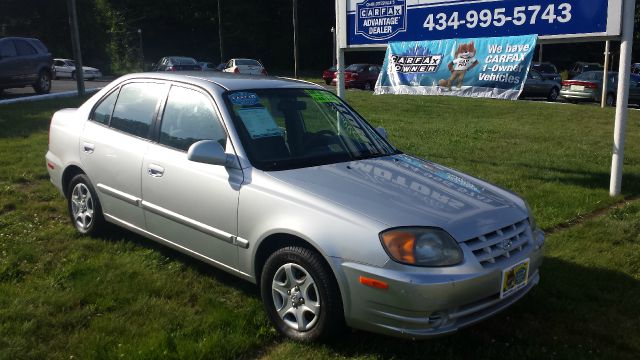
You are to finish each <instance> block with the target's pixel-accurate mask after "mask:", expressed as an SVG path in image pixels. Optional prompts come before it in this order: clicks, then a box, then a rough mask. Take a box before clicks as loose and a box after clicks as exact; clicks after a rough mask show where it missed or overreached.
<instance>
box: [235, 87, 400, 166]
mask: <svg viewBox="0 0 640 360" xmlns="http://www.w3.org/2000/svg"><path fill="white" fill-rule="evenodd" d="M226 102H227V106H228V107H229V108H230V110H231V111H230V112H231V113H232V114H233V121H234V123H235V126H236V129H237V131H238V134H239V135H240V139H241V141H242V145H243V147H244V149H245V151H246V152H247V156H248V157H249V160H250V161H251V163H252V165H253V166H254V167H256V168H258V169H260V170H265V171H277V170H288V169H295V168H303V167H310V166H317V165H325V164H332V163H338V162H345V161H351V160H359V159H367V158H374V157H380V156H387V155H392V154H396V153H398V151H397V150H396V149H395V148H394V147H393V146H391V145H390V144H389V143H388V142H387V141H385V140H384V139H383V138H382V137H381V136H380V135H379V134H378V133H377V132H376V131H375V130H374V129H373V128H372V127H371V126H370V125H369V124H368V123H367V122H366V121H364V120H363V119H362V118H361V117H360V116H359V115H358V114H357V113H356V112H354V111H353V110H352V109H351V108H350V107H349V106H348V105H347V104H345V103H344V102H342V100H340V99H339V98H338V97H336V96H335V95H334V94H333V93H331V92H328V91H325V90H315V89H313V90H311V89H260V90H246V91H234V92H228V93H227V94H226Z"/></svg>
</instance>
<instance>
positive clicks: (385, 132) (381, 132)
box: [376, 127, 389, 140]
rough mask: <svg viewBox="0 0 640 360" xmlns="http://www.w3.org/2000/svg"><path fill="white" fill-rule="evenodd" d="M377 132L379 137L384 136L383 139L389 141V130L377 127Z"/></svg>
mask: <svg viewBox="0 0 640 360" xmlns="http://www.w3.org/2000/svg"><path fill="white" fill-rule="evenodd" d="M376 132H377V133H378V135H380V136H382V138H383V139H385V140H389V135H388V134H387V130H386V129H385V128H383V127H377V128H376Z"/></svg>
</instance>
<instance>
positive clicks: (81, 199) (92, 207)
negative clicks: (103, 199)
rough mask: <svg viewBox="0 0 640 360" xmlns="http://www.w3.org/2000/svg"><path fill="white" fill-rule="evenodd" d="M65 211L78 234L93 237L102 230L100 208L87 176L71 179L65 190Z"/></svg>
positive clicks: (103, 223)
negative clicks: (66, 210)
mask: <svg viewBox="0 0 640 360" xmlns="http://www.w3.org/2000/svg"><path fill="white" fill-rule="evenodd" d="M67 209H68V211H69V217H70V218H71V223H72V224H73V226H74V227H75V228H76V230H77V231H78V232H79V233H80V234H82V235H88V236H95V235H98V234H100V233H101V232H102V230H104V227H105V221H104V216H103V215H102V206H101V205H100V200H99V199H98V195H97V194H96V191H95V190H94V188H93V185H91V181H89V178H88V177H87V175H85V174H78V175H76V176H74V177H73V179H71V182H70V183H69V186H68V188H67Z"/></svg>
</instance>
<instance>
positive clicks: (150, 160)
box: [142, 85, 243, 268]
mask: <svg viewBox="0 0 640 360" xmlns="http://www.w3.org/2000/svg"><path fill="white" fill-rule="evenodd" d="M156 140H157V143H154V144H151V145H150V146H149V147H148V148H147V151H146V153H145V156H144V161H143V165H142V205H143V208H144V212H145V217H146V222H147V228H148V231H149V232H151V233H153V234H155V235H156V236H159V237H161V238H162V239H164V240H165V241H167V242H169V243H171V244H173V245H174V246H178V247H180V248H182V249H188V251H189V252H191V253H195V254H197V255H200V256H201V257H204V258H206V259H207V260H209V261H213V262H215V263H218V264H224V265H225V266H228V267H232V268H235V267H237V263H238V248H237V243H236V238H235V235H236V234H237V224H238V219H237V206H238V195H239V190H240V185H241V184H242V181H243V174H242V170H241V169H240V168H239V166H237V165H236V166H226V167H225V166H219V165H211V164H204V163H198V162H194V161H190V160H188V159H187V151H188V149H189V147H190V146H191V145H192V144H193V143H195V142H197V141H200V140H215V141H217V142H219V143H220V144H221V145H222V146H223V148H226V152H227V153H228V154H231V153H233V148H232V146H231V145H230V144H229V143H228V140H227V135H226V131H225V129H224V127H223V125H222V124H221V122H220V120H219V116H218V113H217V111H216V109H215V107H214V104H213V100H212V99H211V97H210V96H209V95H208V94H207V93H206V92H204V91H202V90H199V89H197V88H192V87H188V86H183V85H173V86H172V87H171V90H170V91H169V96H168V98H167V101H166V104H165V107H164V112H163V115H162V120H161V122H160V127H159V130H158V134H157V136H156ZM229 157H230V158H231V157H232V155H229ZM233 157H235V155H233ZM234 163H235V164H237V163H238V162H237V159H236V160H235V162H234ZM240 245H241V246H242V244H240Z"/></svg>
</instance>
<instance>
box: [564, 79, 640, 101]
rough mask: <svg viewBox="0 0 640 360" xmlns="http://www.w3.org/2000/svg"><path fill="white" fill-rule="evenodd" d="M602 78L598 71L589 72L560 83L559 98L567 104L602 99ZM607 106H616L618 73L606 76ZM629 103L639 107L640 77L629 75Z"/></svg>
mask: <svg viewBox="0 0 640 360" xmlns="http://www.w3.org/2000/svg"><path fill="white" fill-rule="evenodd" d="M602 76H603V73H602V72H600V71H589V72H586V73H583V74H581V75H579V76H577V77H576V78H575V79H573V80H566V81H563V82H562V90H560V96H561V97H562V98H564V99H565V100H567V101H569V102H578V101H596V102H599V101H600V99H601V98H602ZM607 78H608V79H609V82H608V84H607V98H606V104H607V106H614V105H615V104H616V96H617V91H618V73H617V72H610V73H609V74H608V75H607ZM629 80H630V81H629V103H630V104H638V105H640V76H638V75H633V74H632V75H631V78H630V79H629Z"/></svg>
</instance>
